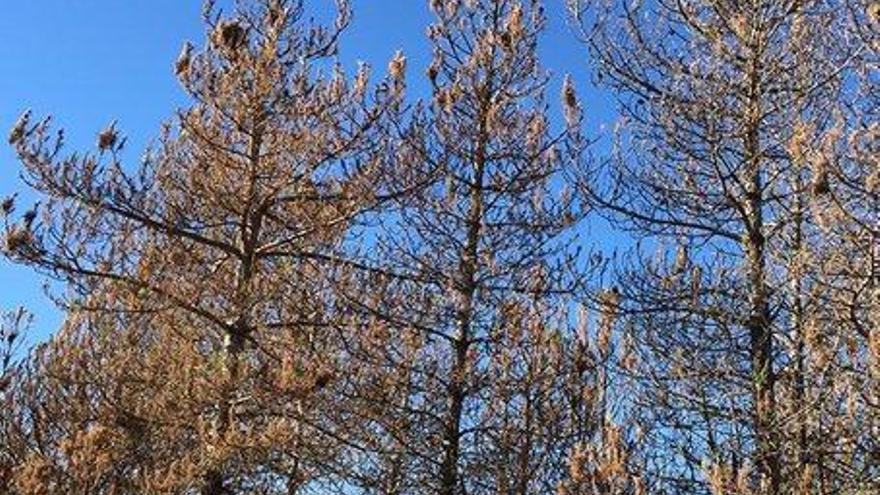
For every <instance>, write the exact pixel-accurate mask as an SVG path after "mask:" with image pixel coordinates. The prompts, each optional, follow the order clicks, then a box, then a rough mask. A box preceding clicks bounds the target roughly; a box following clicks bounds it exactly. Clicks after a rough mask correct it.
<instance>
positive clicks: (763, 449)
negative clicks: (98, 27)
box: [0, 0, 880, 495]
mask: <svg viewBox="0 0 880 495" xmlns="http://www.w3.org/2000/svg"><path fill="white" fill-rule="evenodd" d="M428 7H429V8H430V9H431V11H432V13H433V15H434V18H435V22H434V23H433V24H432V25H430V26H428V28H427V36H428V39H429V42H430V44H431V49H432V57H431V61H430V64H429V65H428V67H426V68H424V71H425V73H424V77H425V79H426V82H428V83H429V86H428V87H429V88H430V92H431V94H430V96H429V97H428V98H425V99H423V100H421V101H412V100H411V99H409V98H408V96H407V95H406V88H407V86H406V79H407V73H408V71H409V69H411V67H408V63H407V58H406V57H405V56H404V54H403V53H401V52H398V53H396V54H393V55H392V54H389V55H390V57H389V63H388V67H387V72H386V74H384V75H373V74H371V71H370V68H369V67H367V66H366V65H364V64H361V65H359V66H358V67H357V69H356V70H355V71H354V72H353V73H352V72H351V71H350V70H347V69H346V68H345V66H344V64H342V63H341V62H339V61H338V59H337V53H338V44H339V43H340V42H342V41H343V40H342V38H343V37H342V34H343V32H344V31H345V29H346V27H347V26H348V25H349V23H350V22H351V18H352V12H351V7H350V6H349V4H348V2H347V1H346V0H336V17H335V19H334V20H332V21H331V22H330V24H329V25H322V24H318V23H316V21H314V20H313V17H312V14H311V13H310V12H309V11H308V10H307V8H306V2H305V1H304V0H240V1H237V2H234V3H233V5H232V6H231V8H230V10H229V11H228V12H224V11H222V10H221V9H219V8H218V7H216V6H215V5H214V2H213V1H207V2H206V4H205V8H204V10H203V20H204V25H205V36H204V38H205V40H204V43H203V44H201V46H196V45H195V44H192V43H189V42H187V43H185V44H184V45H183V48H182V50H181V52H180V55H179V56H178V58H177V60H176V61H175V62H174V64H173V71H174V74H175V75H176V77H177V78H178V79H179V81H180V83H181V85H182V87H183V89H184V90H185V92H186V94H187V95H188V96H189V104H188V106H187V107H186V108H183V109H180V110H179V111H178V112H177V113H176V114H175V115H174V116H173V117H172V118H171V119H170V120H169V121H168V123H167V124H165V125H164V126H163V127H162V129H161V130H160V133H159V136H158V138H157V140H156V142H155V144H154V145H153V146H150V147H149V148H148V149H147V150H145V152H144V153H143V158H142V159H141V161H140V163H138V164H132V163H128V162H127V161H126V158H127V157H128V154H127V153H126V152H125V146H126V140H125V137H124V133H123V130H122V129H121V128H120V127H119V126H118V125H117V124H116V123H115V122H114V123H111V124H110V125H108V126H107V127H106V128H105V129H103V130H101V131H100V132H99V133H98V134H97V140H96V143H95V148H94V150H91V151H85V152H73V153H71V152H68V151H67V150H66V148H65V139H64V134H63V132H62V131H61V130H57V129H55V128H54V127H53V126H52V123H51V120H50V119H49V118H43V119H40V118H37V117H36V116H34V115H33V114H31V113H30V112H26V113H25V114H23V115H22V117H21V118H20V119H19V120H18V121H17V122H16V123H15V124H14V125H13V128H12V130H11V131H10V134H9V136H8V141H9V144H10V145H11V146H12V148H13V149H14V151H15V153H16V154H17V156H18V159H19V161H20V163H21V166H22V168H21V177H22V179H23V182H24V184H25V186H26V187H28V188H29V189H30V190H31V193H33V194H34V195H36V196H38V197H39V203H37V204H35V205H31V206H28V207H26V208H27V209H24V210H23V211H22V210H21V207H20V205H19V204H18V202H19V201H18V197H17V196H15V195H13V196H10V197H8V198H7V199H5V200H3V201H2V203H0V215H2V222H3V223H2V241H3V242H2V254H3V255H4V256H5V257H6V258H7V259H8V260H10V261H12V262H15V263H19V264H22V265H25V266H27V267H30V268H32V269H33V270H35V271H37V272H39V273H41V274H43V275H45V276H47V277H51V278H52V279H54V280H56V281H57V282H58V284H59V285H58V286H60V287H63V289H62V290H61V291H60V292H61V293H60V294H57V302H58V304H59V305H60V306H61V308H63V310H64V311H65V316H66V317H65V321H64V324H63V325H62V327H61V328H59V329H57V331H56V332H55V333H54V334H53V336H52V338H51V339H50V341H49V342H46V343H44V344H40V345H39V346H37V347H35V348H34V349H32V350H31V351H29V352H24V350H23V349H22V333H23V332H24V331H25V330H26V329H27V328H28V326H29V325H30V316H29V314H28V313H27V311H25V310H24V309H18V310H14V311H11V312H9V313H7V314H5V315H4V316H3V317H2V318H0V339H2V341H0V411H2V415H0V492H2V493H9V494H14V495H26V494H27V495H31V494H32V495H37V494H73V493H88V494H152V493H168V494H195V493H200V494H204V495H224V494H230V495H231V494H267V495H269V494H288V495H292V494H307V493H315V494H325V493H340V494H353V493H364V494H381V495H392V494H394V495H409V494H419V495H420V494H437V495H479V494H486V495H489V494H498V493H503V494H517V495H527V494H545V493H558V494H561V495H587V494H606V495H646V494H654V493H657V494H712V495H722V494H723V495H727V494H737V495H788V494H791V495H804V494H830V493H853V494H855V493H866V494H867V493H878V492H880V283H878V277H880V162H878V156H880V124H878V122H880V107H878V103H880V83H878V81H880V73H878V67H880V65H878V63H880V4H878V3H877V2H876V1H874V0H815V1H814V0H809V1H805V0H750V1H745V2H742V1H729V0H681V1H678V2H667V1H663V0H644V1H637V2H630V1H623V0H597V1H594V2H589V3H582V2H579V1H577V0H572V1H568V2H566V7H567V9H566V10H565V11H563V10H561V9H560V8H559V6H558V5H555V4H553V7H554V8H556V9H557V10H556V11H554V12H553V13H552V14H553V15H566V16H567V17H566V18H567V19H568V20H569V21H570V23H569V26H570V27H571V29H572V36H573V37H577V38H579V39H580V40H581V41H582V42H583V44H584V48H585V51H586V52H588V53H589V54H590V58H591V60H592V64H593V70H594V75H595V81H596V82H597V83H598V84H599V85H602V86H603V87H605V88H606V89H608V90H609V91H610V92H612V93H613V94H614V95H615V96H616V97H617V102H618V104H619V105H618V108H619V111H620V116H619V117H620V119H619V125H618V126H617V127H616V129H615V131H614V133H613V135H611V136H608V137H609V138H610V139H609V142H610V144H611V146H610V147H609V150H608V151H607V152H605V151H600V147H599V146H595V143H594V142H593V141H592V140H591V139H589V138H587V137H585V135H584V127H585V125H584V119H585V115H587V114H589V111H590V108H589V105H585V104H583V103H582V102H581V101H580V98H579V96H578V87H577V84H576V82H575V81H573V80H572V79H571V78H570V77H565V78H564V80H563V81H562V83H561V86H560V87H557V88H553V87H552V86H553V83H552V78H551V77H550V75H549V74H548V73H547V72H546V71H545V70H544V69H543V68H542V65H541V60H540V59H539V56H538V52H539V45H540V42H541V36H542V33H544V31H545V29H546V24H547V16H548V15H549V14H548V13H547V12H545V9H544V7H543V5H542V4H541V2H540V1H539V0H432V1H430V2H428ZM548 95H550V96H549V97H548ZM557 115H558V116H559V118H557V117H555V116H557ZM595 156H601V159H594V157H595ZM594 225H602V226H603V227H602V228H604V229H615V230H617V231H618V232H620V233H621V234H622V235H621V238H623V237H624V235H623V234H625V235H626V237H627V238H629V239H633V240H634V241H635V242H633V243H632V247H631V248H630V249H629V251H627V253H626V255H625V256H620V255H618V256H609V255H607V254H606V253H603V252H602V251H600V250H599V249H598V248H597V247H595V246H597V245H598V244H599V243H598V242H597V239H591V238H589V237H588V234H590V233H592V232H593V231H594V229H591V228H590V227H591V226H594ZM596 230H599V229H596ZM622 242H623V241H622Z"/></svg>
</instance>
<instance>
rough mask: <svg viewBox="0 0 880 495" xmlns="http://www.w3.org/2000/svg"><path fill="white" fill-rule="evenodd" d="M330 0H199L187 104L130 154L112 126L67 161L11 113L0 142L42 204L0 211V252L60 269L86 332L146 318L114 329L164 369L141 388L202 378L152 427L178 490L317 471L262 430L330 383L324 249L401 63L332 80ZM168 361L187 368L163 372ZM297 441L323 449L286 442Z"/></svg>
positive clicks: (233, 488)
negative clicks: (146, 347) (229, 3)
mask: <svg viewBox="0 0 880 495" xmlns="http://www.w3.org/2000/svg"><path fill="white" fill-rule="evenodd" d="M337 8H338V14H337V16H336V19H335V22H334V23H333V25H331V26H321V25H315V24H312V23H311V22H312V21H310V20H309V14H308V12H307V11H306V10H305V3H304V2H302V1H300V0H255V1H242V2H237V3H236V4H235V5H234V7H233V8H232V9H231V10H230V11H229V12H227V13H224V14H223V15H220V14H219V13H218V12H217V10H216V9H215V8H214V5H213V2H210V1H209V2H207V3H206V5H205V10H204V12H205V13H204V21H205V26H206V38H207V39H206V42H205V44H204V45H203V46H202V47H200V48H194V47H193V46H191V45H189V44H187V45H185V47H184V49H183V50H182V52H181V54H180V57H179V59H178V60H177V61H176V63H175V64H174V69H175V73H176V74H177V77H178V78H179V79H180V82H181V84H182V85H183V88H184V89H185V91H186V93H187V94H188V95H189V96H190V97H191V102H192V103H191V104H190V105H189V106H188V107H187V108H184V109H181V110H180V111H179V112H178V113H177V115H176V116H175V118H173V119H172V120H171V121H170V122H169V123H168V124H167V125H166V126H165V127H164V128H163V130H162V133H161V134H160V136H159V138H158V140H157V143H156V144H155V145H154V146H152V147H150V148H149V149H148V150H147V151H146V152H145V153H144V157H143V160H142V163H141V164H140V166H132V165H128V164H125V163H123V157H124V156H125V154H124V152H123V145H124V141H125V140H124V138H123V137H122V134H121V130H120V128H119V127H118V126H116V125H115V124H114V125H111V126H108V128H107V129H105V130H104V131H102V132H101V133H100V134H99V135H98V139H97V149H96V150H95V151H87V152H83V153H73V154H69V155H65V154H64V150H63V145H64V139H63V134H62V133H61V132H60V131H59V132H54V131H53V130H52V128H51V126H50V122H49V120H48V119H43V120H38V119H36V118H35V117H33V116H32V115H30V114H25V115H24V116H23V117H22V118H21V119H20V120H19V122H18V123H17V124H16V125H15V127H14V128H13V130H12V131H11V133H10V136H9V142H10V143H11V145H12V146H13V148H14V150H15V151H16V153H17V155H18V158H19V159H20V161H21V163H22V164H23V171H22V176H23V178H24V181H25V182H26V183H27V185H28V186H30V187H31V188H32V189H33V190H34V192H35V193H37V194H38V195H40V196H41V197H42V198H43V199H42V204H41V206H40V207H39V209H38V210H36V211H33V212H32V213H26V214H25V215H24V216H23V217H22V218H21V221H19V222H9V223H7V225H6V229H5V249H4V254H5V255H6V256H7V257H8V258H9V259H11V260H13V261H14V262H17V263H21V264H24V265H27V266H31V267H33V268H35V269H36V270H38V271H40V272H42V273H46V274H49V275H51V276H52V277H55V278H57V279H59V280H61V281H63V282H65V283H67V286H68V288H69V292H68V294H69V298H68V303H69V305H70V307H71V310H72V313H71V315H72V317H73V318H77V317H76V314H77V313H80V314H88V313H90V312H93V313H94V315H98V314H105V315H107V314H109V315H115V316H114V317H115V318H116V320H117V323H112V318H111V322H108V323H106V324H102V327H103V328H117V329H120V331H124V330H125V328H126V327H128V326H129V324H126V323H124V315H137V314H150V315H153V317H152V318H151V319H150V320H149V321H146V322H141V323H134V320H133V322H132V323H131V324H130V327H131V328H132V329H140V328H144V330H143V332H147V333H148V334H150V335H152V336H151V337H150V338H148V339H146V342H155V341H162V339H167V340H166V342H167V343H168V344H169V349H167V352H166V353H165V354H153V355H151V357H150V360H148V361H139V360H138V359H140V358H142V357H144V356H145V355H146V354H143V353H142V354H141V356H140V357H138V356H137V351H136V350H133V351H132V352H133V354H132V356H131V357H130V359H134V361H132V362H133V363H140V364H144V363H148V364H150V365H154V366H156V368H155V369H153V372H155V373H160V376H161V373H166V374H167V375H166V376H167V377H168V380H165V381H151V382H150V383H154V384H156V386H158V387H160V389H158V390H156V394H157V396H161V393H162V392H163V391H166V390H167V391H169V393H174V394H183V392H180V391H179V390H172V388H173V386H174V385H175V384H178V385H181V386H182V385H183V384H187V383H188V384H190V385H192V384H193V383H194V382H193V381H192V380H194V378H193V377H195V376H198V375H199V373H204V374H203V375H201V378H198V379H197V380H196V381H197V382H198V384H199V387H200V388H198V390H199V393H198V394H197V393H195V392H193V391H192V390H191V391H190V393H188V394H183V395H179V397H181V400H185V399H186V397H193V398H195V397H200V398H201V399H203V403H201V404H200V405H199V406H198V407H195V406H194V409H195V410H199V411H200V412H199V413H198V414H197V415H196V416H195V417H194V419H192V421H190V419H183V417H180V418H178V419H177V421H178V422H179V423H180V424H187V425H189V426H191V427H192V428H193V429H194V430H197V431H194V430H191V431H189V432H188V433H187V434H185V435H180V436H179V437H178V438H177V439H176V440H175V439H168V441H169V442H172V441H181V442H191V445H189V447H187V449H188V450H187V454H186V455H185V456H183V457H181V460H180V462H184V461H186V462H190V463H191V465H190V466H189V467H187V468H182V467H181V466H178V468H180V469H177V470H176V471H174V474H171V475H169V474H168V473H167V472H166V473H165V479H166V480H169V482H171V483H172V484H174V483H177V485H176V486H177V489H193V488H198V489H199V490H200V491H201V492H202V493H205V494H214V495H216V494H222V493H233V492H237V490H239V489H240V487H243V486H250V487H255V486H259V483H263V484H264V485H265V486H264V488H265V489H266V490H268V492H273V490H278V489H279V487H281V486H284V487H287V488H285V490H286V491H283V493H296V492H297V491H298V490H300V489H301V488H302V487H303V484H304V483H306V482H308V481H309V480H310V479H311V477H314V476H318V474H316V473H315V471H314V470H313V469H312V468H314V465H313V464H312V465H308V464H309V462H310V461H309V460H308V456H307V455H306V453H307V450H308V447H306V446H303V445H293V444H292V443H293V442H294V440H290V442H291V444H285V443H284V442H283V441H279V442H278V443H276V444H275V445H271V444H266V439H265V438H262V439H260V437H261V436H262V435H263V434H268V433H266V432H271V431H275V432H276V434H278V435H280V433H278V432H284V431H288V432H291V431H294V430H296V431H302V429H303V428H305V427H304V426H303V424H304V420H303V421H300V419H298V415H301V414H308V413H310V412H312V410H311V409H310V408H307V407H304V406H302V404H300V399H301V398H302V397H303V396H304V395H307V394H308V393H310V392H311V391H315V390H321V389H324V388H326V387H327V386H328V385H329V382H330V381H331V377H332V373H330V372H328V371H326V370H322V368H321V367H320V366H318V365H317V363H318V362H319V361H320V362H321V363H323V364H324V365H326V366H330V365H332V363H333V360H334V358H333V356H332V354H326V355H318V354H320V353H319V352H318V350H320V346H321V345H324V344H322V342H323V343H326V339H325V338H324V337H323V335H329V334H328V333H321V330H322V329H327V328H329V327H331V326H332V325H331V323H330V320H331V318H332V315H331V313H332V311H333V309H332V308H333V303H332V301H331V300H330V299H327V297H329V296H328V294H330V290H329V289H328V287H329V286H330V285H332V284H333V283H334V282H333V281H332V277H331V276H330V275H331V272H334V271H335V269H334V264H333V263H331V261H330V260H335V259H339V258H341V256H340V254H341V253H342V250H343V248H342V247H341V244H342V240H343V239H344V237H345V233H346V232H347V229H348V228H349V227H350V226H351V224H352V222H354V220H355V219H356V218H357V217H358V215H360V214H361V213H363V212H364V211H367V210H369V209H371V208H373V207H374V206H375V205H376V203H377V201H378V199H377V196H378V195H377V190H376V188H375V184H376V183H377V177H378V174H379V172H380V169H381V168H382V164H381V157H382V156H383V146H384V143H385V142H386V141H387V140H386V138H385V136H386V129H387V123H388V122H389V117H390V116H391V115H392V114H394V113H396V112H397V111H398V110H399V108H400V104H401V97H402V90H403V81H402V79H401V77H402V74H399V73H396V74H392V75H389V76H388V77H386V78H384V79H383V80H382V81H381V82H380V84H379V86H378V87H376V88H375V89H371V88H370V87H368V84H369V72H368V68H367V67H365V66H362V67H361V68H360V69H359V70H358V72H357V74H356V75H354V76H347V75H346V73H345V72H344V70H343V68H342V67H341V66H340V65H338V64H334V63H332V57H333V56H334V55H335V54H336V52H337V43H338V41H339V37H340V34H341V32H342V31H343V30H344V29H345V27H346V26H347V25H348V23H349V20H350V9H349V6H348V4H347V2H345V1H342V0H340V1H338V2H337ZM83 318H85V317H83ZM86 319H88V318H86ZM80 321H82V319H80ZM141 325H146V326H145V327H142V326H141ZM90 327H94V325H92V324H89V325H80V328H86V329H88V328H90ZM77 331H79V330H77ZM138 331H140V330H138ZM172 342H177V343H178V344H181V346H182V347H177V348H176V349H178V350H177V351H176V350H175V347H174V346H171V345H170V344H171V343H172ZM105 344H106V342H105ZM108 345H109V344H108ZM151 349H152V351H156V349H155V348H151ZM175 352H180V355H179V356H175ZM327 352H328V353H330V352H331V351H327ZM310 353H311V354H310ZM184 356H185V357H186V358H185V359H184ZM175 357H180V358H181V359H179V360H177V361H176V362H177V364H176V365H175V364H172V363H175ZM319 358H320V359H319ZM187 360H188V361H187ZM163 362H164V363H165V364H164V365H160V364H159V363H163ZM182 362H189V363H191V364H192V365H193V366H194V367H193V368H189V367H188V366H189V365H187V366H183V365H182V364H180V363H182ZM130 369H131V370H136V369H139V368H138V367H137V366H131V367H130ZM184 370H189V371H193V370H201V371H196V375H193V374H188V375H185V376H184V375H180V377H179V378H180V379H181V380H182V381H180V382H176V378H175V377H177V376H178V375H177V373H178V372H180V373H183V371H184ZM203 378H204V380H203ZM125 383H127V382H125ZM193 390H195V389H193ZM291 404H294V405H296V404H299V406H297V407H294V406H291ZM133 407H134V406H133ZM166 419H169V418H166ZM170 419H171V420H174V418H170ZM157 421H158V419H157ZM202 423H204V427H203V428H201V429H198V428H196V427H197V426H198V425H199V424H202ZM273 428H274V430H273ZM260 431H262V432H263V433H259V432H260ZM248 432H249V433H248ZM293 436H295V435H293ZM311 437H313V441H312V445H319V444H321V443H326V444H327V445H329V444H330V441H329V440H328V439H327V438H324V439H323V440H322V439H321V437H320V436H319V435H317V434H313V435H311V436H309V435H305V434H304V433H303V434H299V436H298V437H297V438H300V439H302V438H311ZM279 438H286V437H285V435H281V436H280V437H279ZM290 438H292V437H290ZM260 442H262V446H259V444H260ZM316 448H317V447H316ZM258 452H262V454H258ZM249 456H251V457H249ZM253 456H256V458H257V459H259V460H256V461H255V460H254V457H253ZM260 456H262V458H260ZM303 459H306V460H305V461H304V460H303ZM271 462H277V465H275V466H274V467H270V468H267V467H266V466H267V464H265V463H271ZM309 466H311V467H309ZM310 469H311V470H310ZM267 473H270V474H267ZM157 476H158V475H157Z"/></svg>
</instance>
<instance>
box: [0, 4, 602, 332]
mask: <svg viewBox="0 0 880 495" xmlns="http://www.w3.org/2000/svg"><path fill="white" fill-rule="evenodd" d="M4 3H5V5H3V10H2V15H0V131H2V134H0V135H2V137H3V141H2V146H0V197H3V196H6V195H7V194H10V193H12V192H14V191H19V192H21V193H22V195H21V196H20V199H21V200H20V202H19V207H20V208H21V207H24V206H26V204H27V203H28V202H30V201H33V200H34V198H33V196H30V195H28V194H27V191H26V189H25V188H24V186H23V185H22V184H21V182H20V180H19V179H18V170H19V164H18V163H17V161H16V160H15V157H14V155H13V154H12V152H11V150H10V149H9V147H8V146H7V145H6V141H5V136H6V132H7V130H8V129H10V128H11V126H12V124H13V123H14V122H15V120H16V119H17V117H18V116H19V115H20V114H21V112H22V111H23V110H25V109H27V108H31V109H33V111H34V113H35V114H36V115H37V116H42V115H46V114H52V115H53V116H54V117H55V119H56V123H58V124H60V125H61V126H63V127H64V128H65V129H66V134H67V138H68V150H69V151H72V150H74V149H80V150H89V149H92V147H93V146H94V140H95V135H96V133H97V132H98V131H99V130H100V129H101V128H102V127H104V126H105V125H106V124H107V123H108V122H110V121H111V120H114V119H117V120H118V121H119V125H120V127H121V129H122V130H123V132H124V133H125V135H127V136H128V138H129V141H128V145H127V147H128V150H129V152H130V153H131V155H132V156H134V157H136V156H138V154H139V151H140V150H142V149H143V147H144V145H145V144H146V143H147V142H148V141H149V140H150V139H152V138H153V137H154V136H156V133H157V131H158V129H159V125H160V123H161V122H162V121H164V120H166V119H168V118H169V116H170V115H171V114H172V112H173V111H174V109H175V108H178V107H181V106H185V105H186V103H187V101H186V97H185V95H184V94H183V92H182V91H181V89H180V87H179V86H178V84H177V81H176V79H175V78H174V76H173V73H172V70H171V66H172V63H173V61H174V59H175V58H176V56H177V53H178V51H179V49H180V46H181V44H182V43H183V42H184V40H187V39H189V40H192V41H193V42H195V43H196V44H197V45H198V44H200V43H201V42H202V40H203V31H202V26H201V24H200V15H199V12H200V9H201V1H200V0H183V1H181V0H126V1H119V0H76V1H71V0H25V1H7V2H4ZM221 3H222V2H221ZM307 3H308V4H309V5H310V6H312V5H313V6H314V7H313V8H316V9H321V10H324V11H326V9H327V7H328V6H329V5H331V2H330V1H329V0H308V2H307ZM427 4H428V2H427V0H353V6H354V9H355V16H354V23H353V26H352V28H351V29H350V30H349V31H348V33H347V35H346V36H345V37H344V38H343V40H342V45H341V52H340V54H339V60H340V61H341V62H342V63H343V64H344V65H345V66H347V67H351V68H353V67H354V66H355V62H356V61H358V60H362V61H366V62H368V63H370V64H371V65H373V67H375V68H376V71H380V70H382V71H384V69H385V66H386V64H387V61H388V59H389V58H390V57H391V56H392V55H393V53H394V52H395V51H396V50H398V49H400V50H403V51H404V53H405V54H406V55H407V57H408V60H409V62H410V64H409V75H408V76H409V81H410V84H409V88H410V96H411V97H412V98H418V97H423V96H425V88H426V85H425V84H424V83H423V79H424V76H423V74H424V68H425V67H426V66H427V63H428V59H429V58H430V50H429V49H428V44H427V40H426V38H425V35H424V33H425V28H426V27H427V26H428V25H429V23H430V22H431V14H430V12H429V10H428V7H427ZM563 5H564V0H546V11H547V15H548V18H549V21H550V26H549V30H548V32H547V34H546V36H545V38H544V43H543V45H542V55H543V58H544V64H545V67H546V68H547V69H548V70H550V71H551V72H552V73H553V75H554V83H553V86H552V87H551V88H550V92H551V94H549V95H548V96H549V99H550V101H551V102H552V103H555V102H556V101H557V100H556V95H557V94H558V91H559V87H560V84H561V83H560V81H561V76H562V75H564V74H565V73H571V74H572V75H573V76H574V77H575V80H576V82H577V83H578V87H579V90H580V92H581V94H582V96H583V98H582V99H583V102H584V106H585V108H586V110H587V115H588V120H589V127H590V130H591V131H592V132H597V131H598V129H599V126H600V125H601V124H609V123H611V122H612V121H613V119H614V118H615V117H614V114H613V104H612V103H611V102H610V98H609V97H608V95H607V94H600V93H598V92H597V91H596V90H595V89H594V88H592V87H591V86H590V83H589V67H588V65H587V64H588V59H587V54H586V49H585V48H584V47H583V46H582V45H579V44H578V43H577V42H576V41H575V39H574V37H573V36H572V34H571V33H570V32H569V30H568V28H567V27H566V25H565V13H564V11H563ZM44 282H45V280H44V279H43V278H41V277H39V276H37V275H35V274H33V273H32V272H31V271H29V270H28V269H25V268H21V267H17V266H12V265H10V264H9V263H8V262H6V261H5V260H2V259H0V309H9V308H12V307H15V306H18V305H24V306H26V307H28V308H29V309H31V310H32V311H33V312H34V313H35V316H36V320H35V325H34V326H35V328H34V334H33V338H34V339H38V340H39V339H44V338H45V337H46V336H48V335H49V334H50V333H51V332H53V331H54V330H55V329H56V328H57V327H58V325H59V324H60V321H61V314H60V313H59V311H57V310H56V309H55V308H54V307H53V306H52V304H51V302H50V301H49V299H48V298H47V297H46V295H45V294H44V291H43V289H42V286H43V283H44Z"/></svg>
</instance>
